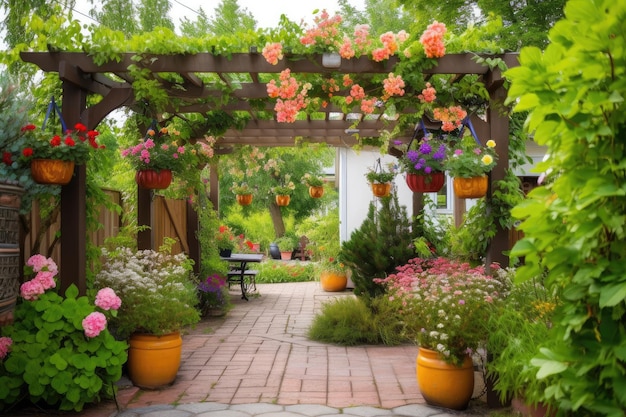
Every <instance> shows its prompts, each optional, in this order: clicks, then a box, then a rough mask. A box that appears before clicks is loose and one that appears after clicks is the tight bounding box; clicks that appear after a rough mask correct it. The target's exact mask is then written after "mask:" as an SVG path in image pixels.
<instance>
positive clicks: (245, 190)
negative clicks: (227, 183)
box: [230, 182, 252, 206]
mask: <svg viewBox="0 0 626 417" xmlns="http://www.w3.org/2000/svg"><path fill="white" fill-rule="evenodd" d="M230 190H231V191H232V192H233V193H234V194H235V196H236V198H237V203H239V204H240V205H242V206H247V205H249V204H250V203H252V188H251V187H250V186H249V185H248V184H247V183H246V182H241V183H238V182H233V186H232V187H230Z"/></svg>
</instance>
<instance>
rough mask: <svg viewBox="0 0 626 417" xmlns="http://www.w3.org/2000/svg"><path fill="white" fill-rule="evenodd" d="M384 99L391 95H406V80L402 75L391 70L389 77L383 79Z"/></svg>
mask: <svg viewBox="0 0 626 417" xmlns="http://www.w3.org/2000/svg"><path fill="white" fill-rule="evenodd" d="M383 90H384V92H385V93H384V94H383V100H385V101H387V100H388V99H389V98H390V97H393V96H403V95H404V80H403V79H402V76H401V75H397V76H396V75H394V74H393V72H390V73H389V75H388V76H387V78H386V79H385V80H384V81H383Z"/></svg>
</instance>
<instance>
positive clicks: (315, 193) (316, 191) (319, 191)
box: [309, 186, 324, 198]
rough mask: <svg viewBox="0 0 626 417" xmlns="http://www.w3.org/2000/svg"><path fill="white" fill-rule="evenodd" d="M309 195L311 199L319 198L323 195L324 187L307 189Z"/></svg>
mask: <svg viewBox="0 0 626 417" xmlns="http://www.w3.org/2000/svg"><path fill="white" fill-rule="evenodd" d="M309 195H310V196H311V197H313V198H320V197H322V196H323V195H324V187H321V186H320V187H309Z"/></svg>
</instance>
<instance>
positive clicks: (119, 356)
mask: <svg viewBox="0 0 626 417" xmlns="http://www.w3.org/2000/svg"><path fill="white" fill-rule="evenodd" d="M24 271H25V273H26V274H27V276H28V275H33V274H34V276H33V278H32V279H31V280H29V281H27V282H25V283H24V284H23V285H22V286H21V288H20V294H21V296H22V298H23V300H20V301H19V302H18V304H17V306H16V308H15V312H14V315H15V321H14V323H13V324H12V325H11V326H5V327H2V328H0V335H1V336H2V337H0V387H3V388H4V389H0V411H2V410H4V409H5V408H9V407H11V406H12V405H14V404H15V403H17V402H21V401H30V402H32V403H33V404H36V403H47V404H48V405H50V406H53V407H57V408H58V409H59V410H74V411H80V410H81V409H82V408H83V406H84V405H85V404H87V403H92V402H96V401H99V400H100V399H102V398H112V397H113V394H114V392H115V384H114V383H115V382H116V381H117V380H119V379H120V378H121V376H122V365H123V364H124V363H125V362H126V358H127V355H126V349H127V344H126V343H125V342H120V341H116V340H115V338H114V337H113V336H112V335H111V334H110V332H109V331H108V329H107V317H106V316H105V313H106V314H108V315H110V316H114V315H116V313H117V312H116V310H117V309H118V308H119V307H120V306H121V300H120V298H119V297H118V296H117V295H116V294H115V292H114V291H113V290H111V289H110V288H103V289H102V290H100V291H99V292H98V294H97V295H96V302H95V305H94V304H93V303H91V301H90V299H89V298H88V297H87V296H79V295H78V289H77V288H76V286H75V285H71V286H70V287H69V288H68V289H67V290H66V291H65V294H64V296H61V295H60V294H58V293H57V292H56V291H53V289H55V288H56V287H57V285H56V282H55V276H56V274H57V273H58V269H57V265H56V264H55V263H54V261H53V260H52V259H50V258H46V257H44V256H42V255H34V256H33V257H31V258H30V259H29V260H28V261H27V262H26V266H25V268H24ZM97 309H101V310H102V311H97ZM87 363H89V364H90V365H89V366H86V364H87Z"/></svg>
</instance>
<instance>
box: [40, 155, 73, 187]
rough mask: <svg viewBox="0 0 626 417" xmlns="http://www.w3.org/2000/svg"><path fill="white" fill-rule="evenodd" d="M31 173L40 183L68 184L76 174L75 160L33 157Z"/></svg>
mask: <svg viewBox="0 0 626 417" xmlns="http://www.w3.org/2000/svg"><path fill="white" fill-rule="evenodd" d="M30 175H31V176H32V177H33V180H34V181H35V182H37V183H39V184H49V185H66V184H68V183H69V182H70V180H71V179H72V175H74V161H62V160H60V159H33V160H32V161H31V163H30Z"/></svg>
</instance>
